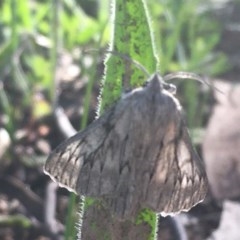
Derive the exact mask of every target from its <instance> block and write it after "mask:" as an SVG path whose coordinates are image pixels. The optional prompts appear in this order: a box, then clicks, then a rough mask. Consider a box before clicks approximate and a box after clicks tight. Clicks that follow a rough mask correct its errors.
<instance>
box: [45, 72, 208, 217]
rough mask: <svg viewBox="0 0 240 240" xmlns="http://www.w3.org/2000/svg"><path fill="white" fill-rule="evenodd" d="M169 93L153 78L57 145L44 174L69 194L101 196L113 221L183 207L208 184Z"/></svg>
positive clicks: (201, 195) (196, 199)
mask: <svg viewBox="0 0 240 240" xmlns="http://www.w3.org/2000/svg"><path fill="white" fill-rule="evenodd" d="M173 89H174V88H173V85H171V84H167V83H165V82H164V81H163V80H162V78H161V77H160V76H159V75H158V74H154V75H153V76H152V77H151V78H150V79H149V81H148V83H147V84H146V86H144V87H139V88H136V89H134V90H132V91H130V92H129V93H126V94H124V95H123V96H122V98H121V99H120V100H119V101H118V102H117V103H116V104H115V105H114V106H112V107H111V108H110V109H109V110H107V111H106V112H105V113H103V115H102V116H100V117H99V118H98V119H97V120H95V121H94V122H93V123H91V124H90V125H89V126H88V127H87V128H86V129H85V130H83V131H81V132H79V133H77V134H76V135H75V136H73V137H71V138H69V139H67V140H66V141H65V142H63V143H62V144H60V145H59V146H58V147H57V148H56V149H55V150H54V151H53V152H52V153H51V154H50V156H49V157H48V159H47V161H46V163H45V166H44V170H45V173H47V174H48V175H49V176H50V177H51V178H52V179H53V180H54V181H56V182H58V183H59V185H60V186H64V187H66V188H67V189H69V190H70V191H73V192H75V193H77V194H80V195H84V196H89V197H93V198H100V199H102V200H103V202H104V203H106V205H107V207H108V208H109V209H110V211H111V213H112V214H113V215H114V216H116V217H117V218H119V219H130V218H133V217H134V216H135V215H136V214H137V213H138V211H139V210H140V209H142V208H150V209H152V210H153V211H155V212H157V213H161V214H162V215H166V214H172V213H178V212H180V211H187V210H189V209H190V208H191V207H193V206H194V205H196V204H197V203H198V202H200V201H202V200H203V199H204V197H205V195H206V192H207V189H208V184H207V178H206V173H205V170H204V165H203V162H202V160H201V159H200V158H199V156H198V155H197V153H196V152H195V150H194V148H193V146H192V143H191V140H190V137H189V133H188V129H187V126H186V123H185V120H184V118H183V115H182V107H181V105H180V103H179V101H178V100H177V99H176V98H175V97H174V93H173V91H172V90H173Z"/></svg>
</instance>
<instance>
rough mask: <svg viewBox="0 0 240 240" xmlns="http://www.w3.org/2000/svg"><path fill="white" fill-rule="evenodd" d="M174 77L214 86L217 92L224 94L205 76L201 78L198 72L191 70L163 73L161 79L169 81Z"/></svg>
mask: <svg viewBox="0 0 240 240" xmlns="http://www.w3.org/2000/svg"><path fill="white" fill-rule="evenodd" d="M176 78H180V79H186V78H187V79H193V80H196V81H198V82H201V83H202V84H206V85H207V86H209V87H210V88H214V89H216V90H217V91H218V92H220V93H222V94H224V92H222V91H221V90H219V89H218V88H216V87H215V86H213V85H212V84H211V83H209V82H208V81H207V79H206V78H203V77H201V76H199V75H198V74H196V73H191V72H175V73H169V74H167V75H165V76H164V77H163V80H164V81H165V82H166V81H169V80H172V79H176Z"/></svg>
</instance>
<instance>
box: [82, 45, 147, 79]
mask: <svg viewBox="0 0 240 240" xmlns="http://www.w3.org/2000/svg"><path fill="white" fill-rule="evenodd" d="M84 52H103V53H109V54H113V55H115V56H119V57H121V58H123V59H124V60H127V61H129V62H131V63H134V64H135V65H136V67H137V68H138V69H140V70H141V71H142V72H143V73H144V74H145V75H146V76H147V77H148V78H149V77H150V76H151V74H150V73H149V72H148V71H147V69H146V68H145V67H144V66H143V65H142V64H141V63H140V62H138V61H136V60H134V59H132V58H131V57H129V56H128V55H126V54H123V53H119V52H116V51H112V50H104V51H99V50H97V49H88V50H85V51H84Z"/></svg>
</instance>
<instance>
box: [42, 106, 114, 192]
mask: <svg viewBox="0 0 240 240" xmlns="http://www.w3.org/2000/svg"><path fill="white" fill-rule="evenodd" d="M112 112H114V111H112V110H110V111H108V112H107V113H106V114H104V116H103V117H101V118H99V119H97V120H96V121H94V122H93V123H92V124H90V125H89V126H88V127H87V128H86V129H85V130H84V131H81V132H79V133H77V134H76V135H74V136H73V137H71V138H69V139H67V140H66V141H65V142H63V143H62V144H60V145H59V146H58V147H57V148H56V149H55V150H54V151H53V152H52V153H51V154H50V155H49V157H48V159H47V161H46V163H45V166H44V172H45V173H47V174H48V175H49V176H50V177H51V178H52V179H53V180H54V181H56V182H58V183H59V185H60V186H63V187H66V188H67V189H68V190H70V191H74V192H77V193H79V189H77V182H78V177H79V173H80V171H81V170H82V169H83V168H84V169H85V170H87V173H88V174H89V171H90V169H87V168H89V166H90V165H91V168H92V171H93V172H96V171H99V168H100V166H99V164H100V163H99V164H98V162H96V163H94V162H91V159H92V157H91V156H93V155H94V154H96V151H97V150H98V149H100V148H101V146H102V144H103V143H104V140H105V137H106V136H107V134H108V132H109V131H110V129H109V128H111V121H109V118H110V119H111V114H112ZM87 160H88V161H87ZM86 161H87V163H86Z"/></svg>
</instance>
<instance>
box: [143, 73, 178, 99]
mask: <svg viewBox="0 0 240 240" xmlns="http://www.w3.org/2000/svg"><path fill="white" fill-rule="evenodd" d="M147 87H148V88H149V90H150V91H152V92H159V91H162V90H166V91H168V92H170V93H171V94H175V93H176V86H175V85H173V84H168V83H165V82H164V81H163V79H162V77H161V76H160V75H159V74H158V73H155V74H153V75H152V76H151V78H150V79H149V81H148V84H147Z"/></svg>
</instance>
